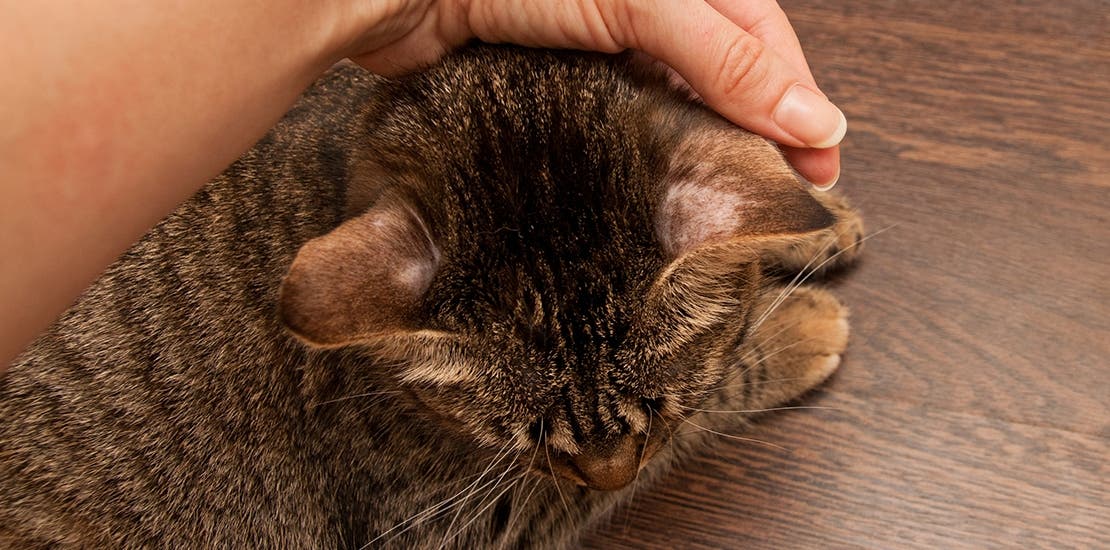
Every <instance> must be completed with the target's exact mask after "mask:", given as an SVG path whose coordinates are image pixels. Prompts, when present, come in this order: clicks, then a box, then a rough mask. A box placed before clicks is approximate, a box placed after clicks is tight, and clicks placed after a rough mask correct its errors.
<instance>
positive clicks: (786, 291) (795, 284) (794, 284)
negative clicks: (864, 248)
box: [749, 223, 898, 332]
mask: <svg viewBox="0 0 1110 550" xmlns="http://www.w3.org/2000/svg"><path fill="white" fill-rule="evenodd" d="M897 226H898V224H896V223H895V224H891V225H888V226H886V227H884V228H882V229H878V230H876V231H873V232H872V233H871V234H869V235H866V236H864V237H862V238H860V239H859V240H857V241H855V242H854V243H852V244H850V245H848V246H846V247H844V248H842V249H840V250H838V251H837V252H836V253H835V254H833V255H831V256H829V257H828V258H826V259H825V260H824V261H822V262H821V263H819V264H817V265H816V266H815V267H813V269H812V270H810V271H809V273H806V270H807V269H809V268H810V266H811V265H812V264H813V262H814V260H816V259H817V258H819V257H821V255H822V254H824V253H825V251H827V250H828V249H829V247H831V246H832V245H833V244H834V243H835V242H836V240H837V239H839V238H840V237H841V235H842V234H836V235H834V236H833V237H832V238H831V239H830V240H829V242H828V243H827V244H826V245H825V246H824V247H822V248H821V250H819V251H818V252H817V253H816V254H814V256H813V258H812V259H810V260H809V262H807V263H806V265H805V266H803V267H802V269H801V270H799V271H798V273H797V274H796V275H794V278H793V279H792V280H791V281H790V283H788V284H787V285H786V287H785V288H783V290H782V292H780V293H779V296H777V297H776V298H775V300H774V301H772V302H771V305H770V306H769V307H768V308H767V310H766V311H764V312H763V313H762V314H761V315H760V316H759V318H758V319H757V320H756V322H755V323H753V324H752V328H751V329H749V330H750V331H751V332H755V331H756V330H757V329H758V328H759V326H760V325H762V324H763V321H765V320H766V319H767V317H769V316H770V315H771V313H773V312H774V310H775V309H777V308H778V307H779V305H781V304H782V302H783V301H784V300H786V298H787V297H788V296H789V295H790V294H793V293H794V291H795V290H796V289H798V288H799V287H801V286H802V285H803V284H805V283H806V281H808V280H809V278H810V277H812V276H813V275H814V274H816V273H817V272H819V271H820V270H821V268H822V267H825V265H826V264H828V263H829V262H831V261H833V260H834V259H836V258H837V257H838V256H840V255H841V254H844V253H845V252H847V251H849V250H851V249H853V248H857V247H859V246H861V245H862V244H863V243H864V242H867V241H868V240H870V239H872V238H874V237H876V236H878V235H881V234H882V233H885V232H887V231H889V230H891V229H893V228H895V227H897ZM803 274H804V276H803ZM799 277H800V278H801V279H800V280H799Z"/></svg>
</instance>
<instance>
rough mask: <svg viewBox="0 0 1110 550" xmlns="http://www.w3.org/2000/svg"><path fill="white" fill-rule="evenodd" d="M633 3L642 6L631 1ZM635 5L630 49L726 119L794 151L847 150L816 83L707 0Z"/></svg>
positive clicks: (838, 119)
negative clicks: (659, 64)
mask: <svg viewBox="0 0 1110 550" xmlns="http://www.w3.org/2000/svg"><path fill="white" fill-rule="evenodd" d="M630 4H636V3H635V2H630ZM646 4H648V5H651V6H653V7H654V8H655V9H638V8H636V7H633V6H629V10H630V11H629V13H628V15H629V17H628V18H627V19H625V21H624V23H625V24H627V25H628V26H629V27H630V28H629V29H628V30H627V31H626V33H619V34H621V35H623V36H624V37H625V38H627V40H623V41H622V42H627V43H626V44H623V45H625V46H628V47H632V48H636V49H639V50H642V51H644V52H646V53H648V54H649V55H651V56H652V57H655V58H656V59H659V60H661V61H663V62H664V63H666V64H667V65H670V66H671V67H672V68H673V69H674V70H675V71H677V72H678V73H679V74H680V75H682V77H683V78H685V79H686V81H687V82H688V83H689V84H690V86H691V87H692V88H693V89H694V90H695V91H697V92H698V94H700V95H701V97H702V99H703V100H704V101H705V102H706V103H707V104H708V105H709V106H711V107H713V109H714V110H716V111H717V112H719V113H720V114H721V115H723V116H724V117H725V118H728V119H729V120H731V121H732V122H734V123H736V124H739V125H740V126H743V127H744V128H747V129H749V130H751V131H753V132H756V133H758V134H761V135H763V136H765V137H768V138H771V139H773V140H775V141H777V142H779V143H781V144H783V145H787V146H792V147H812V148H829V147H833V146H835V145H837V144H838V143H840V140H841V139H842V138H843V137H844V133H845V131H847V126H848V124H847V120H846V119H845V118H844V114H843V113H841V112H840V109H838V108H837V107H836V106H835V105H833V104H832V103H831V102H830V101H829V100H828V99H826V98H825V96H824V95H823V94H821V93H820V92H819V91H817V89H816V88H815V87H814V86H813V85H812V84H810V82H811V81H810V80H809V79H807V78H805V77H804V76H803V75H801V74H799V73H798V71H797V69H796V68H795V67H794V66H792V65H791V64H790V63H788V62H787V61H786V60H785V59H783V58H782V57H780V56H779V55H778V54H776V53H775V52H774V51H773V50H772V49H771V48H768V47H767V46H766V45H765V44H764V43H763V42H762V41H760V40H759V39H758V38H756V37H754V36H752V35H751V34H749V33H747V32H745V31H744V30H743V29H741V28H740V27H739V26H737V25H736V24H734V23H733V22H732V21H730V20H729V19H727V18H726V17H724V16H723V15H721V14H720V13H718V12H717V11H716V10H714V9H713V8H712V7H710V6H709V4H707V3H705V2H703V1H701V0H672V1H666V2H648V3H646Z"/></svg>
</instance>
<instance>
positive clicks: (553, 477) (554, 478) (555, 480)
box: [541, 421, 570, 515]
mask: <svg viewBox="0 0 1110 550" xmlns="http://www.w3.org/2000/svg"><path fill="white" fill-rule="evenodd" d="M541 422H542V421H541ZM543 454H544V455H546V456H547V468H548V470H550V471H551V482H552V483H554V484H555V490H556V491H558V492H559V500H560V501H562V503H563V508H564V509H565V510H566V512H567V515H570V506H569V505H568V504H567V498H566V497H565V496H563V489H562V488H561V487H559V478H558V477H557V476H556V475H555V466H553V465H552V464H551V452H550V451H549V450H548V448H547V442H546V441H545V442H544V444H543Z"/></svg>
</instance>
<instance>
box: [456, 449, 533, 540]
mask: <svg viewBox="0 0 1110 550" xmlns="http://www.w3.org/2000/svg"><path fill="white" fill-rule="evenodd" d="M511 448H512V447H511V445H509V444H506V449H509V450H511ZM505 456H508V453H506V454H505ZM518 458H520V451H518V452H517V454H516V456H514V457H513V460H512V461H510V462H509V466H508V467H507V468H505V471H504V472H501V475H500V476H499V477H498V478H497V479H496V480H494V483H493V486H492V487H490V489H489V491H487V492H486V494H485V495H484V496H483V497H482V498H481V499H480V500H479V501H478V505H479V506H481V504H482V503H483V502H485V500H486V498H487V497H489V495H490V493H492V492H493V491H495V490H497V487H498V485H499V484H500V483H501V480H503V479H504V478H505V476H506V475H508V473H509V472H511V471H512V470H513V468H515V467H516V461H517V459H518ZM488 470H489V468H487V471H488ZM480 490H481V489H480V488H479V489H475V490H473V491H471V492H470V493H469V494H468V495H467V496H466V497H465V498H463V499H462V500H461V501H460V503H459V506H457V507H456V510H455V515H454V516H453V517H452V518H451V523H449V524H448V525H447V535H444V539H443V542H442V544H441V546H440V547H441V548H442V547H443V546H445V545H446V544H447V541H448V540H449V538H451V537H449V536H448V535H450V533H451V528H452V527H454V526H455V522H456V521H458V519H459V514H461V513H462V508H463V505H465V504H466V503H467V502H469V501H470V499H471V498H473V497H474V495H476V494H477V493H478V491H480ZM467 525H469V522H468V523H467ZM460 532H461V530H460ZM453 536H458V533H456V534H455V535H453ZM453 536H452V537H453Z"/></svg>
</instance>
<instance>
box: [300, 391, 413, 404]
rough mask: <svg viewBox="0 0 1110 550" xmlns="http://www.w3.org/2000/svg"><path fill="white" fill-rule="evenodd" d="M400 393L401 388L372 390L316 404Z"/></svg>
mask: <svg viewBox="0 0 1110 550" xmlns="http://www.w3.org/2000/svg"><path fill="white" fill-rule="evenodd" d="M398 393H401V390H381V391H372V392H366V393H359V394H355V395H347V396H343V397H337V398H335V399H329V400H327V401H320V402H319V403H317V404H316V406H320V405H328V404H331V403H338V402H340V401H347V400H349V399H358V398H360V397H376V396H380V395H396V394H398Z"/></svg>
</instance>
